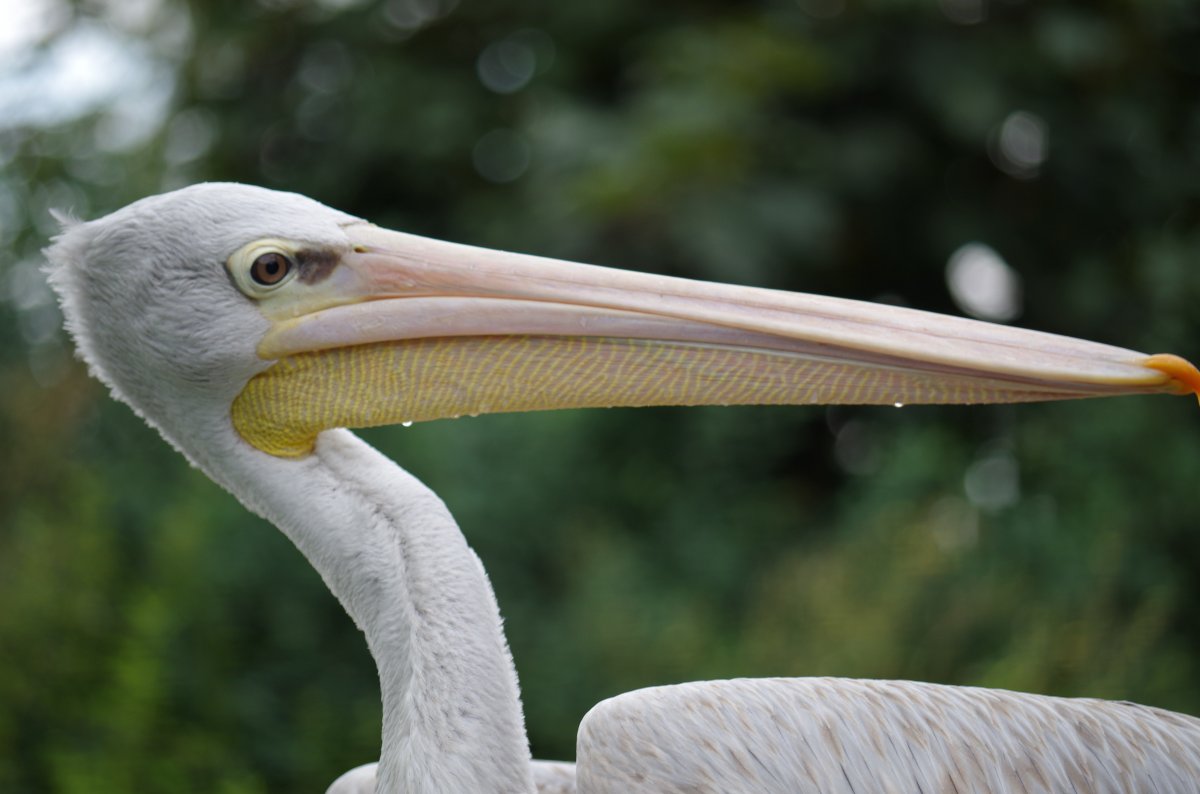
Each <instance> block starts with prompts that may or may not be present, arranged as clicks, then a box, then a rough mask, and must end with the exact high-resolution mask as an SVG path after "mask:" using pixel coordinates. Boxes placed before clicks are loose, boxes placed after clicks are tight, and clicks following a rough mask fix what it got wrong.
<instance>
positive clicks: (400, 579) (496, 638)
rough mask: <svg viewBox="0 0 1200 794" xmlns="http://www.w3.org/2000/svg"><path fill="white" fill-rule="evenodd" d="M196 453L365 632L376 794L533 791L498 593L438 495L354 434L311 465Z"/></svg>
mask: <svg viewBox="0 0 1200 794" xmlns="http://www.w3.org/2000/svg"><path fill="white" fill-rule="evenodd" d="M192 452H194V450H192ZM190 457H192V458H193V460H194V461H195V462H196V463H197V464H198V465H200V467H201V468H203V469H205V471H206V472H207V473H209V474H210V476H213V477H214V479H216V480H217V481H218V482H220V483H221V484H222V485H224V486H225V487H226V488H228V489H229V490H231V491H232V492H233V493H234V494H235V495H237V496H238V498H239V499H241V500H242V502H243V503H244V504H245V505H246V506H247V507H249V508H250V509H251V510H253V511H254V512H256V513H258V514H260V515H262V516H263V517H265V518H267V519H268V520H269V521H271V522H273V523H274V524H275V525H276V526H277V527H279V528H280V529H281V530H282V531H283V532H284V533H285V534H286V535H287V536H288V537H289V538H290V539H291V540H292V542H293V543H295V545H296V546H297V547H298V548H299V549H300V551H301V552H302V553H303V554H304V556H305V557H307V558H308V560H309V562H310V563H311V564H312V565H313V567H314V568H316V569H317V571H318V572H319V573H320V575H321V577H322V578H323V579H324V580H325V583H326V584H327V585H328V586H329V589H330V590H331V591H332V592H333V594H334V595H335V596H336V597H337V598H338V600H339V601H340V602H341V603H342V605H343V606H344V607H345V609H346V611H347V612H348V613H349V614H350V616H351V617H352V618H353V619H354V621H355V623H356V624H357V625H358V626H359V628H360V629H361V630H362V631H363V633H364V634H365V635H366V639H367V644H368V646H369V647H370V649H371V653H372V655H373V656H374V657H375V662H376V665H377V667H378V670H379V679H380V686H381V689H382V696H383V750H382V754H381V758H380V766H379V776H378V789H377V790H378V791H381V792H383V791H389V792H390V791H408V792H426V791H429V792H432V791H489V792H492V791H494V792H529V791H532V789H533V784H532V780H531V777H530V775H531V772H530V757H529V747H528V743H527V741H526V738H525V727H524V722H523V717H522V714H521V706H520V695H519V692H518V688H517V678H516V672H515V669H514V667H513V663H512V657H511V655H510V654H509V651H508V647H507V644H506V642H505V639H504V634H503V629H502V627H501V621H500V613H499V609H498V607H497V605H496V599H495V595H494V593H493V592H492V588H491V584H490V582H489V581H488V578H487V574H486V573H485V572H484V569H483V566H482V564H481V563H480V561H479V558H478V557H476V556H475V554H474V552H472V551H471V549H470V548H469V547H468V546H467V543H466V540H465V538H463V536H462V533H461V532H460V531H459V529H458V526H457V525H456V524H455V522H454V519H453V518H452V517H451V516H450V513H449V511H448V510H447V509H446V506H445V505H444V504H443V503H442V501H441V500H440V499H439V498H438V497H437V495H436V494H434V493H433V492H432V491H431V490H429V488H427V487H426V486H425V485H423V484H422V483H421V482H420V481H418V480H417V479H416V478H415V477H413V476H412V475H410V474H408V473H407V472H405V471H403V470H402V469H400V468H399V467H398V466H396V465H395V464H394V463H392V462H391V461H390V460H388V459H387V458H386V457H384V456H383V455H381V454H379V453H378V452H376V451H375V450H374V449H373V448H371V447H370V446H369V445H367V444H366V443H364V442H362V441H360V440H359V439H358V438H356V437H355V436H353V435H352V434H351V433H349V432H347V431H344V430H337V431H329V432H326V433H323V434H322V435H321V436H320V438H319V439H318V442H317V445H316V449H315V451H314V453H313V454H312V455H309V456H308V457H305V458H302V459H299V460H285V459H280V458H274V457H271V456H268V455H265V454H263V453H259V452H257V451H256V450H252V449H250V448H249V447H248V446H246V445H245V444H241V443H237V444H234V445H233V448H227V449H225V450H223V451H222V453H221V455H220V457H219V458H216V459H217V460H220V461H221V462H220V464H219V465H209V464H212V463H213V460H212V459H210V460H204V459H203V458H204V457H207V456H203V455H190Z"/></svg>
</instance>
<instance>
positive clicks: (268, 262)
mask: <svg viewBox="0 0 1200 794" xmlns="http://www.w3.org/2000/svg"><path fill="white" fill-rule="evenodd" d="M291 270H292V260H290V259H288V258H287V257H286V256H284V255H283V254H281V253H279V252H278V251H268V252H267V253H265V254H259V255H258V257H257V258H256V259H255V260H254V262H253V263H252V264H251V265H250V278H252V279H254V281H255V283H256V284H261V285H262V286H264V287H273V286H275V285H276V284H278V283H279V282H280V281H283V279H284V278H286V277H287V274H288V273H290V272H291Z"/></svg>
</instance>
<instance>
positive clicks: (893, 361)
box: [234, 223, 1200, 455]
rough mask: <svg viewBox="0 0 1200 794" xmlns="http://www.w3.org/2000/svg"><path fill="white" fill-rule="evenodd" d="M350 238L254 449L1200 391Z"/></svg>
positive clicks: (788, 297) (936, 329)
mask: <svg viewBox="0 0 1200 794" xmlns="http://www.w3.org/2000/svg"><path fill="white" fill-rule="evenodd" d="M347 233H348V235H349V236H350V240H351V243H352V246H353V248H352V250H351V251H350V252H348V253H346V254H344V255H343V256H342V258H341V260H340V262H339V264H338V265H337V270H339V271H341V272H339V273H337V276H338V277H337V278H328V279H327V282H326V284H325V285H324V286H322V285H320V284H318V285H315V286H313V287H312V295H311V296H310V298H309V302H310V304H311V305H312V306H314V307H319V308H317V310H315V311H307V310H303V309H300V310H293V311H300V313H299V316H295V317H292V318H290V319H283V320H279V321H277V322H276V323H275V324H274V326H273V328H272V329H271V330H270V331H269V332H268V334H267V335H266V336H265V337H264V339H263V340H262V343H261V344H260V347H259V353H260V355H261V356H263V357H264V358H268V359H279V362H278V364H276V365H275V366H274V367H272V368H271V369H268V370H267V371H266V372H264V373H262V374H261V375H259V376H257V377H256V378H255V379H254V380H252V381H251V383H250V384H249V385H248V387H247V389H246V391H245V392H243V394H242V395H241V396H240V397H239V400H238V402H239V403H241V404H242V405H241V407H240V408H239V407H238V406H237V405H235V411H234V413H235V422H237V423H238V427H239V430H241V431H242V433H243V436H245V437H247V439H248V440H251V442H252V443H254V444H255V445H256V446H259V447H260V448H262V449H265V450H266V451H269V452H272V453H273V454H283V455H301V454H305V453H306V452H307V451H308V450H309V449H311V446H312V440H313V439H314V438H315V435H316V433H317V432H319V431H320V430H322V429H325V428H328V427H334V426H366V425H375V424H387V423H394V422H399V421H404V422H408V421H423V420H428V419H435V418H441V417H447V416H458V415H462V414H479V413H488V412H497V411H514V410H518V411H519V410H540V409H548V408H568V407H594V406H619V405H696V404H710V403H719V404H735V403H738V404H751V403H757V404H765V403H776V404H778V403H788V404H806V403H807V404H811V403H857V404H868V403H873V404H888V405H892V404H916V403H991V402H1022V401H1033V400H1054V399H1069V398H1077V397H1096V396H1106V395H1118V394H1138V393H1158V392H1164V393H1174V394H1185V393H1194V392H1200V372H1198V371H1197V370H1196V368H1195V367H1193V366H1192V365H1191V364H1189V363H1187V362H1186V361H1184V360H1183V359H1180V358H1178V357H1175V356H1167V355H1158V356H1148V355H1146V354H1143V353H1137V352H1134V351H1131V350H1125V349H1122V348H1117V347H1111V346H1108V345H1102V344H1098V343H1094V342H1086V341H1082V340H1078V339H1071V338H1068V337H1062V336H1055V335H1052V334H1045V333H1040V332H1036V331H1028V330H1023V329H1019V328H1011V327H1008V326H1001V325H994V324H990V323H983V322H977V321H974V320H967V319H963V318H955V317H948V316H944V315H938V314H932V313H929V312H922V311H915V310H912V309H904V308H899V307H895V306H884V305H878V304H872V303H864V302H859V301H851V300H842V299H838V298H829V297H822V296H816V295H804V294H797V293H788V292H779V291H775V290H767V289H757V288H753V287H740V286H731V285H724V284H711V283H706V282H699V281H691V280H687V279H679V278H669V277H664V276H656V275H650V274H645V273H634V272H628V271H622V270H614V269H611V268H603V267H596V266H592V265H580V264H575V263H571V262H562V261H557V260H552V259H543V258H539V257H533V256H525V255H521V254H509V253H500V252H496V251H490V250H485V249H480V248H473V247H470V246H464V245H456V244H453V243H446V242H440V241H436V240H429V239H426V238H422V237H417V236H414V235H409V234H403V233H400V232H392V231H388V230H385V229H380V228H378V227H375V226H371V225H369V224H365V223H364V224H355V225H351V226H349V227H347ZM298 380H301V381H304V383H303V384H298V383H297V381H298ZM332 384H341V388H337V389H335V388H331V385H332ZM289 393H291V394H304V395H305V399H304V400H302V401H299V402H300V403H302V404H301V405H294V404H295V403H297V402H298V401H296V400H294V399H293V400H289V399H287V394H289ZM288 405H292V407H291V408H287V407H285V406H288ZM239 415H241V417H242V419H241V420H240V421H239V420H238V416H239ZM247 417H249V418H247ZM243 425H249V426H251V429H250V430H249V431H248V430H247V428H246V427H244V426H243ZM264 428H266V429H265V430H264ZM264 433H265V435H264ZM252 436H253V437H252Z"/></svg>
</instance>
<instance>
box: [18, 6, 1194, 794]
mask: <svg viewBox="0 0 1200 794" xmlns="http://www.w3.org/2000/svg"><path fill="white" fill-rule="evenodd" d="M29 8H30V9H34V10H33V11H30V12H28V13H27V15H26V16H27V17H28V19H26V18H25V17H20V18H18V19H21V20H24V22H23V23H22V24H24V25H25V27H24V28H20V26H18V25H16V23H14V25H13V30H14V31H19V30H26V31H27V35H26V37H25V39H21V38H20V36H19V35H18V34H17V33H12V34H9V35H10V39H9V40H11V41H14V42H16V43H15V44H11V45H10V44H6V43H2V42H4V41H9V40H2V39H0V47H8V49H0V119H3V120H0V168H2V170H0V241H2V242H3V243H4V248H5V250H6V251H7V254H6V256H5V258H4V259H3V260H2V270H0V286H2V287H3V289H2V290H0V295H2V296H3V297H4V300H3V301H0V335H3V338H4V339H6V340H7V341H8V343H7V344H5V345H0V439H2V440H3V443H2V444H0V604H2V605H3V606H2V607H0V669H3V670H4V672H5V675H3V676H0V790H3V791H6V792H75V791H87V792H105V791H114V792H116V791H129V790H138V791H144V792H159V791H161V792H168V791H170V792H174V791H187V790H201V789H204V790H213V791H219V792H230V793H231V794H232V793H233V792H239V793H240V792H259V791H275V790H297V791H300V790H312V789H319V788H320V786H322V785H324V784H325V783H326V782H327V781H329V780H331V779H332V778H333V777H334V776H335V775H336V774H337V773H338V772H339V771H340V770H342V769H344V768H346V767H349V766H351V765H352V764H355V763H360V762H362V761H365V760H368V759H370V758H373V757H374V756H375V754H376V753H377V750H378V746H377V745H378V709H379V706H378V696H377V684H376V682H375V680H374V671H373V668H372V666H371V662H370V659H369V657H368V655H367V653H366V649H365V647H364V645H363V643H362V641H361V638H360V637H358V636H357V632H356V631H355V630H354V628H353V626H352V625H350V622H349V621H348V620H347V619H346V618H345V617H344V615H342V614H341V611H340V609H339V608H338V606H337V605H336V604H335V603H334V602H333V600H332V599H331V598H330V597H329V596H328V594H327V593H326V592H325V590H324V587H323V585H322V584H321V582H320V581H319V579H318V578H317V577H316V576H315V574H313V573H312V572H311V571H310V570H308V568H307V566H306V565H305V564H304V562H303V560H302V559H301V558H300V556H299V555H298V554H297V553H296V552H295V551H294V550H293V549H291V548H290V547H289V546H288V544H287V543H286V541H285V540H284V539H283V538H282V537H281V536H279V534H278V533H277V532H275V531H274V530H272V529H271V528H269V527H267V526H265V525H264V524H263V523H262V522H260V521H258V520H256V519H253V518H252V517H250V516H247V515H245V514H244V513H243V512H242V511H241V510H240V508H239V507H238V506H237V505H236V504H234V503H233V500H232V499H230V498H228V497H227V496H225V495H224V494H222V493H221V492H219V490H218V489H217V488H216V487H215V486H213V485H211V484H210V483H208V482H207V481H206V480H205V479H204V478H203V477H201V476H200V475H198V474H197V473H195V472H193V471H190V470H189V469H188V468H187V467H186V465H185V464H184V463H183V461H182V460H180V459H178V458H177V457H176V456H175V455H174V453H173V452H172V451H171V450H169V449H167V448H166V446H165V445H164V444H162V443H161V442H160V441H159V439H158V438H157V437H156V436H155V434H154V433H153V432H151V431H149V430H148V429H146V428H145V427H144V426H142V424H141V422H140V421H139V420H138V419H137V418H136V417H134V416H132V415H131V414H130V413H129V412H128V411H127V410H126V409H124V408H123V407H121V406H118V405H116V404H114V403H112V402H111V401H110V400H108V399H107V397H106V395H105V394H104V392H103V389H102V388H101V387H100V386H98V385H96V384H94V383H92V382H91V381H90V380H88V379H87V378H86V375H85V373H83V372H82V368H81V367H80V366H79V365H77V364H75V363H73V362H72V361H71V360H70V354H69V352H68V351H69V343H68V342H67V341H66V340H65V338H64V336H63V335H62V333H61V332H60V331H58V330H57V328H58V326H59V323H60V318H59V317H58V315H57V312H56V310H55V308H54V306H53V303H52V300H51V298H50V295H49V293H48V291H47V290H46V288H45V285H44V284H43V283H42V281H41V278H40V275H39V272H38V268H39V266H40V256H39V253H38V251H39V249H40V248H41V246H43V245H44V244H45V242H46V240H47V238H48V237H49V236H50V235H52V234H53V233H54V230H55V225H54V222H53V221H52V220H51V218H50V216H49V214H48V210H49V208H52V207H58V208H62V209H68V210H71V211H73V212H75V213H76V214H78V215H80V216H83V217H93V216H96V215H99V214H102V213H105V212H108V211H110V210H113V209H116V208H117V207H119V206H121V205H123V204H125V203H127V202H128V201H130V200H133V199H135V198H138V197H140V196H142V195H146V194H148V193H152V192H157V191H159V190H164V189H168V188H171V187H174V186H177V185H181V184H185V183H188V182H192V181H198V180H206V179H208V180H211V179H228V180H237V181H245V182H257V183H260V184H264V185H267V186H270V187H276V188H283V189H288V190H296V191H299V192H302V193H306V194H308V195H311V196H313V197H315V198H317V199H320V200H322V201H324V202H326V203H328V204H331V205H333V206H337V207H339V208H342V209H345V210H348V211H351V212H355V213H357V214H360V215H363V216H365V217H369V218H371V219H372V220H375V221H377V222H380V223H383V224H386V225H389V226H393V227H398V228H406V229H409V230H412V231H415V232H418V233H423V234H431V235H435V236H442V237H448V238H452V239H456V240H460V241H463V242H470V243H476V244H483V245H490V246H496V247H505V248H514V249H521V250H525V251H529V252H533V253H541V254H547V255H553V256H561V257H567V258H573V259H579V260H583V261H592V262H598V263H607V264H617V265H621V266H625V267H633V268H641V269H647V270H656V271H660V272H666V273H673V274H682V275H694V276H697V277H702V278H709V279H719V280H725V281H738V282H744V283H754V284H760V285H764V286H774V287H780V288H786V289H798V290H805V291H813V292H825V293H831V294H838V295H842V296H847V297H859V298H867V299H876V298H878V299H884V300H888V301H893V302H903V303H907V304H910V305H914V306H919V307H922V308H930V309H935V310H941V311H950V312H957V311H975V312H978V311H991V310H997V311H998V310H999V309H1003V310H1004V311H1005V312H1006V315H1005V316H1009V317H1016V316H1018V315H1019V319H1018V320H1017V321H1018V322H1020V323H1021V324H1024V325H1028V326H1030V327H1036V328H1041V329H1044V330H1051V331H1060V332H1064V333H1069V334H1071V335H1075V336H1083V337H1090V338H1095V339H1099V340H1103V341H1109V342H1113V343H1116V344H1121V345H1124V346H1128V347H1133V348H1138V349H1148V350H1151V351H1156V350H1179V351H1180V352H1183V353H1187V352H1189V351H1190V352H1193V353H1194V352H1195V351H1194V345H1192V344H1189V343H1190V342H1191V341H1192V340H1194V339H1195V338H1196V321H1197V317H1196V314H1195V311H1194V310H1193V308H1192V307H1194V306H1195V305H1196V301H1197V298H1198V297H1200V271H1197V269H1196V268H1194V267H1191V266H1190V263H1191V262H1192V260H1194V258H1195V253H1196V251H1197V250H1200V227H1198V223H1197V222H1198V220H1200V144H1198V142H1200V110H1198V109H1197V108H1198V107H1200V106H1198V105H1197V104H1196V102H1195V85H1196V80H1197V78H1198V77H1200V46H1197V45H1198V44H1200V40H1198V38H1197V32H1198V30H1200V12H1198V11H1197V7H1196V6H1195V5H1194V4H1191V3H1186V2H1160V3H1135V2H1116V1H1114V2H1106V3H1102V4H1097V5H1092V6H1088V7H1083V6H1080V5H1078V4H1075V3H1071V2H1067V0H1047V1H1046V2H1039V3H1026V2H1020V1H1019V0H940V1H939V2H938V3H936V4H935V3H895V2H874V1H872V0H863V2H858V3H847V2H843V0H758V1H757V2H751V3H739V4H728V3H686V4H685V3H665V4H658V5H647V4H644V3H633V2H629V0H621V1H620V2H609V3H604V4H586V3H585V4H566V3H533V2H523V3H517V2H511V3H487V4H484V3H473V2H463V3H459V2H457V0H382V1H381V2H367V1H365V0H323V1H322V2H316V3H305V2H299V0H261V1H260V2H257V3H244V2H238V3H234V2H216V3H208V2H205V3H200V2H197V1H196V0H193V2H190V3H188V2H182V0H145V2H141V3H128V4H119V3H115V2H102V1H101V0H80V1H79V2H73V3H66V2H61V0H38V2H35V3H31V4H30V6H29ZM29 20H33V21H32V22H30V21H29ZM68 56H71V57H68ZM72 57H74V58H77V59H80V60H79V61H78V62H79V63H82V64H83V67H82V68H81V69H79V68H77V69H76V71H74V72H71V71H69V70H67V67H68V66H69V65H70V64H71V63H76V61H73V60H72V59H71V58H72ZM89 58H90V60H89ZM97 58H102V60H103V59H107V60H103V63H105V64H108V66H104V65H102V63H101V62H98V61H97ZM64 70H67V71H65V72H64ZM89 70H90V71H89ZM110 73H111V74H117V75H118V78H119V79H117V80H116V82H115V83H114V87H110V88H108V89H105V88H104V86H105V85H106V83H105V82H104V80H102V79H101V77H102V76H103V75H104V74H110ZM64 74H65V75H66V77H63V75H64ZM56 75H57V77H56ZM89 75H90V78H89ZM85 78H88V79H85ZM64 86H66V88H64ZM67 89H71V90H67ZM84 89H86V90H84ZM88 91H92V92H93V94H88V93H87V92H88ZM105 91H107V93H105ZM88 97H91V99H89V98H88ZM972 246H973V247H972ZM989 252H990V253H989ZM956 253H957V255H956ZM951 261H956V262H958V263H959V264H962V263H964V262H966V263H967V265H969V267H968V266H967V265H964V266H963V268H962V269H961V270H957V269H954V270H955V272H959V274H960V276H962V278H959V276H954V275H953V273H951V272H950V270H951V269H948V265H949V263H950V262H951ZM955 268H957V266H955ZM972 268H973V270H972ZM972 272H975V273H979V272H983V273H985V274H986V273H991V274H992V276H993V277H995V274H1000V276H1001V277H1000V281H999V282H998V283H1000V284H1008V285H1009V288H1008V289H1001V290H1000V291H998V292H997V291H996V290H992V291H991V292H990V293H987V294H986V295H985V297H987V298H988V300H987V301H985V302H984V303H982V304H980V303H979V302H978V301H974V302H973V301H972V300H971V299H970V294H971V293H970V290H971V289H975V290H976V291H978V290H979V289H981V287H980V282H979V277H975V278H974V279H973V280H972V278H970V277H969V276H970V273H972ZM962 274H966V275H962ZM964 279H965V280H964ZM972 284H974V286H972ZM956 285H957V286H956ZM964 285H965V286H964ZM986 287H987V282H986V281H985V282H983V287H982V288H984V289H986ZM964 289H965V290H967V292H962V290H964ZM964 296H965V297H964ZM988 301H990V303H989V302H988ZM980 306H983V307H984V308H983V309H980V308H979V307H980ZM987 306H992V307H993V309H991V310H989V309H987V308H986V307H987ZM995 307H999V309H996V308H995ZM997 316H999V315H997ZM1193 411H1194V408H1193V407H1192V406H1189V405H1186V404H1184V402H1183V401H1179V402H1174V403H1173V402H1170V401H1165V400H1145V401H1141V400H1126V401H1115V402H1111V403H1097V404H1067V405H1052V406H1025V407H1019V408H1007V409H1006V408H998V409H910V408H906V409H904V410H902V411H894V410H889V411H883V410H851V409H837V410H821V409H786V408H784V409H780V408H762V409H695V410H642V411H605V412H591V413H586V412H563V413H558V414H546V415H541V416H494V417H485V418H480V419H473V420H461V421H457V422H443V423H434V424H431V425H427V426H417V427H413V428H410V429H392V430H386V431H373V432H371V433H369V434H368V435H369V437H370V439H371V440H372V442H373V443H377V444H378V445H379V446H381V447H382V448H384V449H385V450H386V451H387V452H388V454H390V455H392V456H393V457H394V458H396V459H397V460H398V461H400V462H401V464H402V465H404V466H406V467H408V468H410V469H411V470H413V471H414V472H415V473H416V474H418V475H419V476H420V477H422V478H423V479H425V480H426V481H427V482H429V483H430V485H431V486H433V487H434V489H435V490H437V491H438V492H439V493H441V494H442V495H443V496H444V497H445V498H446V500H447V502H448V503H449V505H450V506H451V508H452V510H454V511H455V513H456V514H457V515H458V517H459V518H460V521H461V523H462V525H463V528H464V531H465V532H466V534H467V536H468V538H469V539H470V541H471V542H472V544H473V545H474V546H475V547H476V548H477V550H478V551H479V553H480V555H481V556H482V558H483V559H484V561H485V564H486V565H487V567H488V570H489V572H490V573H491V575H492V578H493V580H494V582H495V584H496V587H497V591H498V595H499V599H500V603H501V606H502V610H503V612H504V613H505V615H506V617H507V624H506V625H507V629H508V633H509V637H510V640H511V643H512V646H513V651H514V655H515V657H516V661H517V665H518V668H519V671H520V674H521V678H522V685H523V689H524V695H525V702H526V711H527V718H528V726H529V731H530V736H531V741H532V743H533V746H534V750H535V753H536V754H537V755H539V756H543V757H559V758H563V757H567V758H569V757H570V756H571V755H572V747H573V741H574V739H573V737H574V726H575V725H576V724H577V723H578V720H579V718H580V717H581V716H582V714H583V713H584V711H585V710H586V709H587V708H588V707H589V706H590V705H591V704H592V703H594V702H595V701H597V700H599V699H600V698H602V697H605V696H607V695H611V694H614V693H616V692H618V691H622V690H626V689H630V688H634V687H638V686H645V685H649V684H655V683H663V682H670V681H680V680H687V679H696V678H704V677H731V676H738V675H809V674H839V675H858V676H871V677H903V678H915V679H922V680H930V681H940V682H947V683H973V684H984V685H991V686H1005V687H1012V688H1018V689H1029V690H1033V691H1040V692H1048V693H1061V694H1091V695H1099V696H1108V697H1117V698H1128V699H1133V700H1139V701H1143V702H1148V703H1152V704H1155V705H1161V706H1166V707H1170V708H1176V709H1182V710H1185V711H1191V712H1193V713H1195V712H1200V690H1198V689H1197V687H1196V685H1195V681H1197V680H1200V623H1198V622H1197V619H1196V617H1195V616H1194V610H1192V609H1191V605H1192V604H1193V603H1195V602H1196V601H1197V600H1198V598H1200V583H1198V582H1197V580H1196V577H1195V576H1194V571H1195V569H1196V566H1197V563H1198V561H1200V540H1198V538H1197V534H1196V533H1195V531H1194V530H1195V521H1194V519H1193V518H1192V516H1191V510H1190V508H1191V504H1192V501H1191V500H1192V499H1193V494H1194V483H1195V482H1197V481H1200V462H1198V458H1197V455H1196V454H1195V450H1196V449H1198V448H1200V443H1198V442H1200V431H1198V430H1197V425H1196V422H1195V417H1194V415H1193V413H1192V412H1193Z"/></svg>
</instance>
